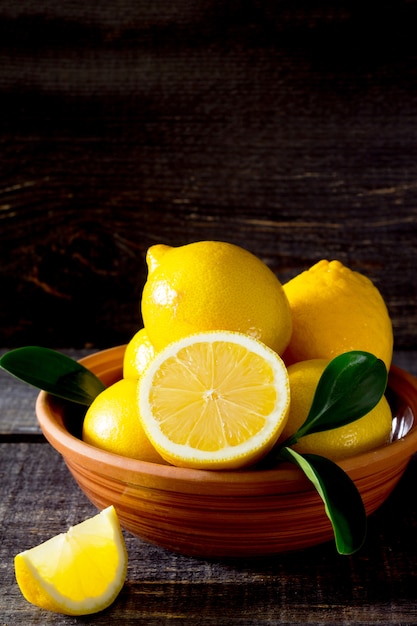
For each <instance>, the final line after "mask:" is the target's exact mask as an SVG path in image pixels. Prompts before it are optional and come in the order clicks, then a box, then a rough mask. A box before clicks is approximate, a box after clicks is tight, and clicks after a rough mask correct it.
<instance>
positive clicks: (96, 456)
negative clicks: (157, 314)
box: [35, 346, 417, 490]
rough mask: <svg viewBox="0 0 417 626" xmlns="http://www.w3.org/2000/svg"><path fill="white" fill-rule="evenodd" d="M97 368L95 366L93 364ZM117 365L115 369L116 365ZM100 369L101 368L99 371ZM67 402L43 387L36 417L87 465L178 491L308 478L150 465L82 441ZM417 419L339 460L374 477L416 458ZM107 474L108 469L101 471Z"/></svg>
mask: <svg viewBox="0 0 417 626" xmlns="http://www.w3.org/2000/svg"><path fill="white" fill-rule="evenodd" d="M124 349H125V346H115V347H113V348H107V349H106V350H101V351H98V352H94V353H93V354H91V355H88V356H87V357H84V358H82V359H80V362H81V363H83V364H84V365H85V366H86V367H89V366H91V365H93V364H94V363H95V362H96V361H97V360H99V361H100V362H103V363H106V362H107V361H112V362H113V365H114V364H115V363H116V362H117V360H118V358H119V357H120V355H121V354H122V352H123V350H124ZM91 369H94V368H93V367H92V368H91ZM110 369H112V368H110ZM96 373H97V372H96ZM390 379H391V380H392V381H397V382H398V381H400V382H401V383H405V384H406V385H407V386H409V387H411V388H412V389H413V392H414V394H415V395H416V397H417V378H415V377H414V376H412V375H411V374H409V373H408V372H406V371H405V370H403V369H401V368H399V367H398V366H395V365H392V366H391V369H390ZM63 403H64V401H60V400H59V399H58V398H54V397H53V396H51V395H50V394H48V393H46V392H45V391H41V392H40V393H39V394H38V397H37V399H36V409H35V410H36V416H37V419H38V422H39V425H40V428H41V430H42V432H43V434H44V436H45V437H46V439H47V440H48V441H49V443H50V444H51V445H52V446H53V447H54V448H55V449H56V450H57V451H58V452H60V453H61V454H62V456H63V457H64V459H65V458H66V457H68V456H69V454H71V455H73V457H76V458H77V459H78V462H79V463H80V464H84V463H85V464H86V465H88V466H91V467H93V466H94V465H96V466H97V467H99V466H100V467H101V468H103V467H106V468H108V469H110V468H113V469H115V468H116V469H118V470H119V471H123V472H126V474H128V475H129V476H131V477H132V476H133V475H145V476H146V475H147V476H149V477H152V478H153V479H154V478H161V479H165V481H166V480H171V479H172V480H173V482H174V483H175V489H176V490H178V488H179V485H180V484H181V482H187V483H189V482H190V481H191V482H194V483H196V482H199V481H204V482H205V483H212V484H216V483H223V484H224V483H230V484H233V483H237V484H238V483H242V482H244V483H245V484H256V483H258V482H259V483H262V484H263V485H265V483H269V482H276V481H277V479H278V478H279V481H280V482H282V481H285V482H294V483H300V481H301V482H303V483H304V482H305V477H304V476H303V475H302V473H301V472H300V470H298V469H297V468H296V467H295V466H292V465H290V464H283V465H282V466H280V467H278V468H274V469H267V470H259V469H243V470H238V471H237V470H233V471H229V470H227V471H218V470H199V469H188V468H181V467H175V466H172V465H162V464H157V463H149V462H146V461H140V460H137V459H131V458H128V457H123V456H120V455H117V454H114V453H112V452H107V451H105V450H101V449H99V448H95V447H94V446H91V445H89V444H87V443H85V442H83V441H82V440H81V439H79V438H78V437H76V436H75V435H72V434H71V433H70V432H69V431H68V430H67V429H66V428H65V426H64V423H63V419H61V417H62V416H61V413H60V408H61V409H62V407H63V406H64V404H63ZM415 420H416V421H415V423H414V424H413V426H412V428H411V429H410V431H409V432H408V433H407V434H406V435H405V437H403V438H402V439H399V440H397V441H395V442H393V443H390V444H389V445H387V446H383V447H380V448H377V449H375V450H372V451H370V452H365V453H362V454H359V455H356V456H354V457H350V458H349V459H345V460H343V461H339V462H338V465H340V467H341V468H342V469H343V470H344V471H346V472H347V473H348V474H349V475H350V476H351V477H352V478H353V479H354V478H355V477H356V476H357V475H358V476H361V477H363V476H365V475H371V474H373V473H374V472H373V471H372V468H373V466H374V465H375V464H378V465H381V464H382V465H383V464H384V462H385V461H388V460H389V461H390V463H391V464H392V462H393V459H394V458H395V457H398V459H399V460H401V461H404V459H407V458H411V456H412V455H413V454H414V452H416V451H417V416H416V415H415ZM100 473H101V474H103V469H101V470H100Z"/></svg>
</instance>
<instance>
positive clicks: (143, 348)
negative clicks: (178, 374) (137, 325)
mask: <svg viewBox="0 0 417 626" xmlns="http://www.w3.org/2000/svg"><path fill="white" fill-rule="evenodd" d="M154 356H155V348H154V347H153V344H152V343H151V342H150V340H149V337H148V333H147V332H146V329H145V328H141V329H140V330H138V332H137V333H135V334H134V335H133V337H132V338H131V340H130V341H129V343H128V344H127V346H126V350H125V353H124V356H123V378H136V379H138V378H139V377H140V376H141V375H142V374H143V372H144V371H145V369H146V368H147V367H148V365H149V363H150V362H151V361H152V359H153V358H154Z"/></svg>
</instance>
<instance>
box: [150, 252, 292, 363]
mask: <svg viewBox="0 0 417 626" xmlns="http://www.w3.org/2000/svg"><path fill="white" fill-rule="evenodd" d="M147 264H148V269H149V271H148V278H147V281H146V283H145V285H144V289H143V293H142V301H141V307H142V317H143V322H144V326H145V328H146V331H147V333H148V336H149V339H150V341H151V342H152V344H153V345H154V347H155V349H156V350H161V349H162V348H164V347H165V346H167V345H168V344H169V343H171V342H172V341H176V340H177V339H181V338H182V337H186V336H188V335H191V334H193V333H197V332H205V331H212V330H231V331H237V332H241V333H245V334H248V335H251V336H252V337H255V338H257V339H259V340H260V341H262V342H263V343H265V344H266V345H267V346H269V347H270V348H272V349H273V350H275V351H276V352H278V353H279V354H281V353H282V352H283V351H284V349H285V347H286V346H287V344H288V342H289V339H290V335H291V314H290V308H289V305H288V302H287V298H286V296H285V293H284V290H283V288H282V285H281V283H280V282H279V280H278V278H277V277H276V276H275V274H274V273H273V272H272V271H271V270H270V269H269V267H268V266H267V265H266V264H265V263H263V261H261V260H260V259H259V258H258V257H256V256H255V255H253V254H252V253H250V252H249V251H247V250H245V249H243V248H241V247H239V246H236V245H233V244H230V243H226V242H221V241H198V242H194V243H191V244H187V245H185V246H180V247H177V248H173V247H170V246H165V245H162V244H160V245H156V246H152V247H151V248H149V250H148V252H147Z"/></svg>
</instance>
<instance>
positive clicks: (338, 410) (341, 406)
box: [270, 350, 388, 554]
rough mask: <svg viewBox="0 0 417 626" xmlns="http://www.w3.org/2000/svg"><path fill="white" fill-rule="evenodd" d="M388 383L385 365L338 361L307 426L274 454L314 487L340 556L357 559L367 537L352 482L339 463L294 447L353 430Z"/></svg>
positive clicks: (353, 356)
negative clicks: (342, 428) (322, 435)
mask: <svg viewBox="0 0 417 626" xmlns="http://www.w3.org/2000/svg"><path fill="white" fill-rule="evenodd" d="M387 381H388V372H387V369H386V367H385V364H384V362H383V361H381V360H380V359H378V358H377V357H376V356H375V355H373V354H370V353H369V352H362V351H356V350H353V351H351V352H345V353H343V354H341V355H339V356H337V357H335V358H334V359H333V360H332V361H331V362H330V363H329V365H328V366H327V367H326V369H325V370H324V372H323V373H322V375H321V377H320V380H319V383H318V385H317V389H316V392H315V395H314V398H313V402H312V405H311V408H310V411H309V414H308V415H307V418H306V420H305V422H304V423H303V424H302V425H301V426H300V428H299V429H298V430H297V431H296V432H295V433H294V434H293V435H291V436H290V437H289V438H288V439H286V440H285V441H284V442H282V443H281V444H280V445H279V446H277V448H276V449H275V450H273V451H272V453H271V459H270V460H272V459H275V460H276V461H279V460H283V461H289V462H290V463H294V464H295V465H297V466H298V467H299V468H300V469H301V470H302V471H303V472H304V474H305V475H306V476H307V478H308V479H309V480H310V481H311V482H312V484H313V485H314V487H315V488H316V491H317V493H318V494H319V496H320V497H321V499H322V500H323V503H324V507H325V511H326V514H327V516H328V518H329V519H330V522H331V524H332V527H333V531H334V537H335V542H336V549H337V551H338V552H339V554H353V553H354V552H357V551H358V550H359V549H360V547H361V546H362V545H363V542H364V541H365V536H366V526H367V524H366V512H365V508H364V505H363V502H362V498H361V495H360V493H359V491H358V490H357V488H356V486H355V484H354V483H353V481H352V480H351V479H350V477H349V476H348V475H347V474H346V472H344V471H343V470H342V469H341V468H340V467H339V466H338V465H337V464H336V463H334V462H333V461H330V460H329V459H327V458H324V457H322V456H318V455H314V454H299V453H297V452H295V451H294V450H292V449H291V448H290V447H289V446H291V445H293V444H295V443H296V442H297V441H298V440H299V439H301V437H305V436H306V435H308V434H311V433H317V432H322V431H324V430H330V429H333V428H338V427H340V426H345V425H346V424H350V423H351V422H354V421H355V420H357V419H359V418H361V417H363V416H364V415H366V414H367V413H369V411H371V410H372V409H373V408H374V407H375V406H376V405H377V404H378V402H379V401H380V399H381V398H382V396H383V394H384V393H385V389H386V386H387Z"/></svg>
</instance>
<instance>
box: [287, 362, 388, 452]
mask: <svg viewBox="0 0 417 626" xmlns="http://www.w3.org/2000/svg"><path fill="white" fill-rule="evenodd" d="M328 363H329V361H328V360H326V359H311V360H308V361H301V362H298V363H295V364H293V365H290V366H289V367H288V377H289V383H290V394H291V404H290V412H289V416H288V420H287V423H286V425H285V427H284V430H283V432H282V433H281V436H280V441H279V443H282V442H283V441H285V439H287V438H288V437H290V436H291V435H293V434H294V433H295V432H296V431H297V430H298V428H299V427H300V426H301V425H302V424H303V423H304V422H305V420H306V418H307V415H308V413H309V411H310V407H311V404H312V402H313V397H314V394H315V391H316V388H317V385H318V382H319V379H320V377H321V375H322V373H323V371H324V369H325V368H326V367H327V365H328ZM391 428H392V413H391V409H390V406H389V404H388V402H387V400H386V398H385V396H383V397H382V398H381V400H380V401H379V403H378V404H377V405H376V406H375V407H374V408H373V409H372V410H371V411H370V412H369V413H367V414H366V415H364V416H363V417H361V418H360V419H358V420H356V421H354V422H352V423H350V424H346V425H345V426H340V427H339V428H334V429H332V430H326V431H323V432H320V433H312V434H311V435H306V436H305V437H302V438H301V439H299V441H298V443H297V444H295V445H294V446H293V448H294V450H296V451H297V452H299V453H300V454H307V453H311V454H319V455H321V456H325V457H327V458H328V459H331V460H333V461H340V460H342V459H346V458H349V457H351V456H353V455H356V454H361V453H362V452H368V451H370V450H373V449H376V448H378V447H380V446H384V445H386V444H388V443H389V442H390V437H391Z"/></svg>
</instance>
